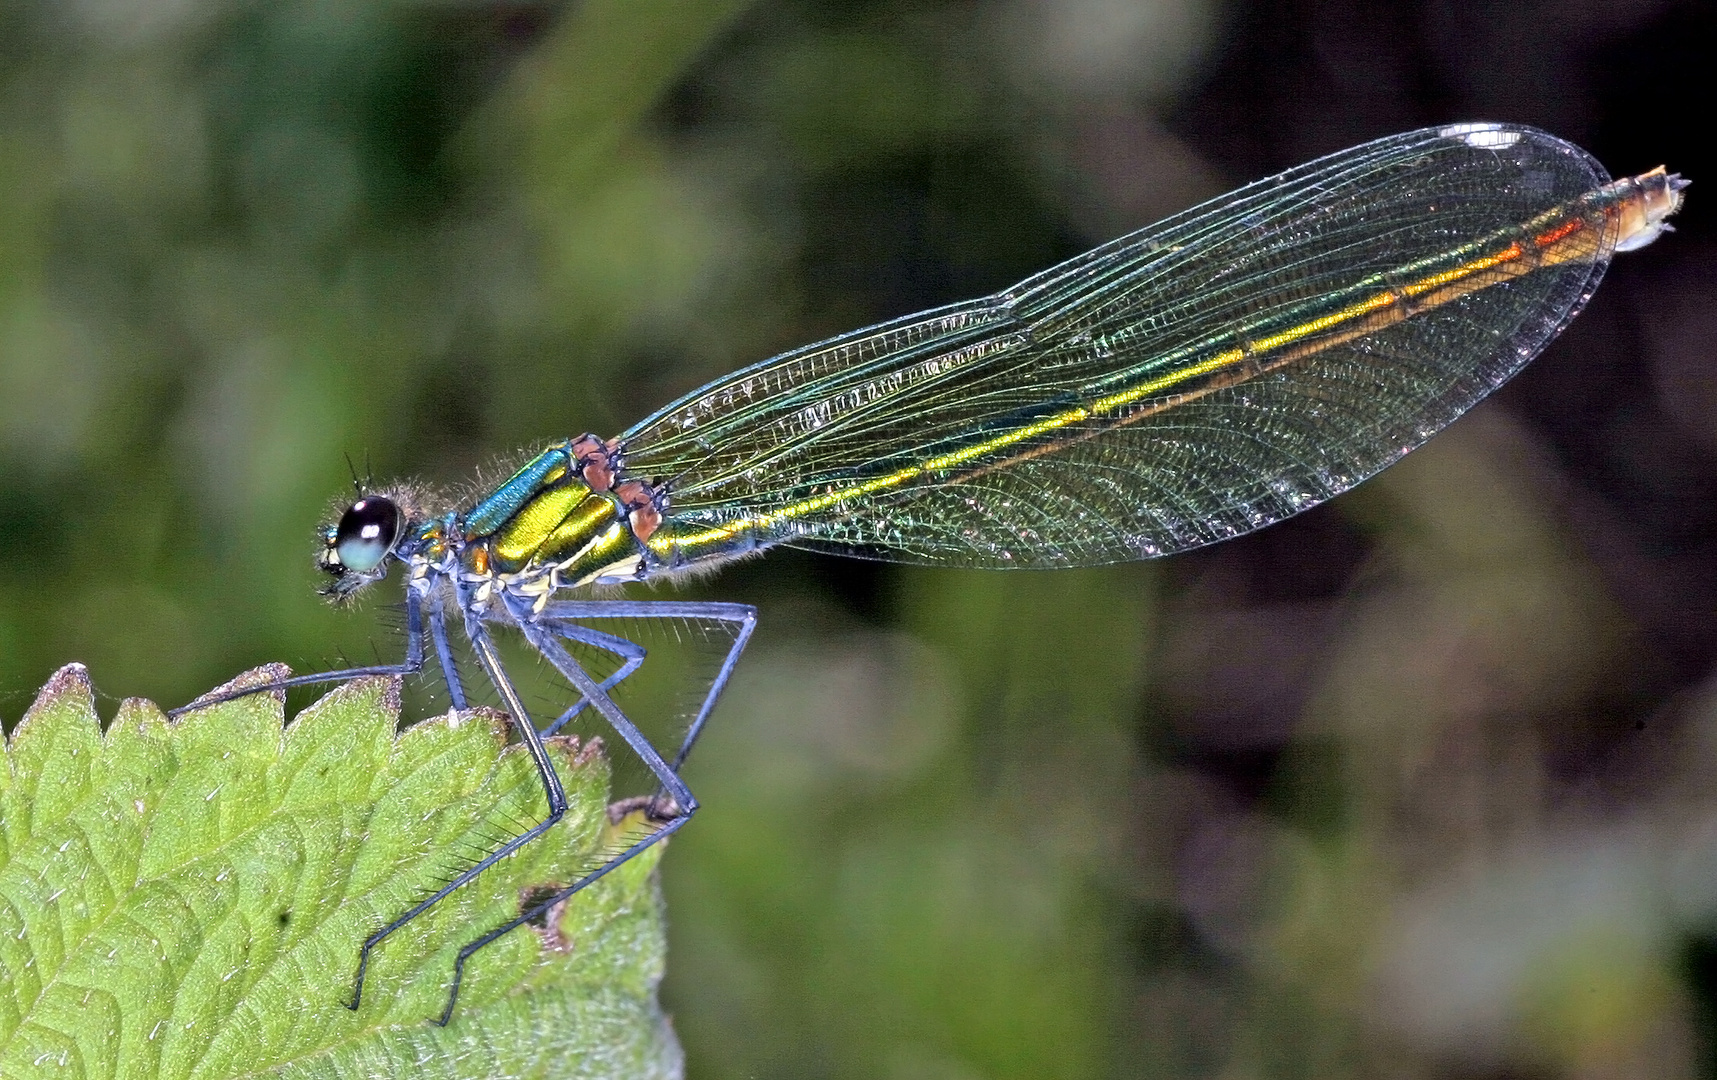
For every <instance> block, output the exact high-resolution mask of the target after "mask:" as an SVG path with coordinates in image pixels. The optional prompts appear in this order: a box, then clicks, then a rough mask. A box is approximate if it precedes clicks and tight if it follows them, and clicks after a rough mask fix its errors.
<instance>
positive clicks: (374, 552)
mask: <svg viewBox="0 0 1717 1080" xmlns="http://www.w3.org/2000/svg"><path fill="white" fill-rule="evenodd" d="M401 521H402V519H401V517H400V512H399V507H397V506H395V505H394V504H393V500H392V499H384V498H382V497H381V496H379V495H367V496H365V497H364V498H362V499H359V500H358V501H357V502H355V503H353V504H352V505H351V508H350V509H348V510H347V511H346V512H345V513H344V514H341V515H340V524H339V525H337V526H335V528H334V535H333V538H332V539H333V543H332V545H331V546H332V547H333V549H334V554H335V555H337V556H338V557H339V563H340V565H341V566H343V567H345V568H346V569H347V570H350V571H352V572H353V573H357V574H367V573H369V572H370V571H371V570H374V569H375V568H376V567H378V566H380V565H381V562H382V560H383V559H385V558H387V554H388V552H390V551H392V550H393V547H394V545H395V544H397V543H399V537H400V531H401Z"/></svg>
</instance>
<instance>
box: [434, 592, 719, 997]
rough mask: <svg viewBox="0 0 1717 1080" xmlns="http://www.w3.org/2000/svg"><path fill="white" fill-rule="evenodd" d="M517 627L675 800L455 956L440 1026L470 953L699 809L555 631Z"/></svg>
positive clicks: (634, 853)
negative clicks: (663, 813)
mask: <svg viewBox="0 0 1717 1080" xmlns="http://www.w3.org/2000/svg"><path fill="white" fill-rule="evenodd" d="M520 629H521V630H523V631H524V634H525V638H526V640H528V641H529V642H530V643H531V645H532V646H533V647H535V648H536V650H537V651H538V652H540V653H541V654H542V655H543V657H544V658H545V659H546V660H548V662H549V663H551V664H553V665H554V667H555V669H556V670H557V671H559V672H560V673H561V675H562V676H564V677H565V678H566V679H567V681H569V682H571V683H572V686H573V689H575V690H577V691H578V692H579V693H580V694H583V695H584V698H585V700H586V701H589V702H590V703H591V705H592V706H593V707H594V708H595V709H596V711H597V712H599V713H601V714H602V716H603V718H604V719H606V720H607V721H608V723H609V725H610V726H611V727H613V729H614V731H615V733H616V734H617V735H619V736H620V737H621V738H622V739H624V740H626V744H627V745H628V746H630V747H631V748H632V749H633V751H634V752H635V753H637V755H638V756H639V757H640V758H641V759H643V761H644V764H645V765H647V766H649V769H650V771H651V772H652V773H654V774H655V775H656V779H657V780H658V781H659V782H660V783H661V785H662V788H663V790H664V791H665V792H666V793H667V795H668V797H669V798H670V799H672V800H673V804H674V816H673V817H672V818H671V819H670V820H668V821H667V822H666V823H665V824H663V825H662V826H661V827H660V828H658V829H655V830H654V831H652V832H651V833H650V835H648V836H646V837H644V838H643V839H641V840H639V841H638V842H637V843H635V844H633V845H632V846H631V847H629V848H627V849H626V850H625V851H623V852H621V853H620V854H619V855H617V856H615V857H614V858H613V859H610V860H609V861H608V862H606V863H604V864H603V865H601V866H599V867H597V868H596V869H595V870H593V871H592V872H590V873H588V874H586V875H585V876H584V877H582V878H580V879H578V880H577V881H576V882H574V883H572V884H571V885H568V886H567V887H566V888H564V889H561V890H559V891H558V892H556V893H554V894H553V895H552V896H549V897H548V898H546V899H544V900H542V901H541V902H540V903H538V904H537V905H536V906H535V907H533V908H531V910H530V911H528V912H526V913H525V914H523V915H521V916H519V917H518V918H516V919H512V920H510V921H508V922H506V923H503V924H502V925H500V926H498V927H496V928H495V929H493V930H491V931H489V932H488V933H486V934H484V935H483V936H482V937H480V938H478V939H477V940H475V941H473V942H471V943H470V944H468V945H466V946H465V947H464V948H462V949H460V950H459V956H458V957H457V958H456V959H455V960H454V962H453V985H452V987H451V988H450V989H449V990H448V994H447V1007H446V1008H445V1009H443V1010H442V1013H441V1016H440V1017H439V1018H438V1019H437V1020H436V1021H435V1022H436V1023H438V1024H442V1025H445V1024H446V1023H447V1021H448V1020H449V1019H450V1018H451V1017H452V1016H453V1007H454V1005H455V1004H457V1002H458V1001H459V985H460V983H461V982H462V981H463V980H464V977H465V962H466V961H467V960H469V959H470V958H471V956H472V954H473V953H475V952H477V950H479V949H481V948H483V946H485V945H488V944H489V943H490V942H492V941H494V940H495V939H497V938H499V937H502V936H503V935H505V934H508V933H511V932H512V931H514V930H516V929H518V928H519V927H521V926H523V925H525V923H527V922H529V921H530V920H531V919H533V918H537V917H539V916H540V915H541V914H542V913H543V912H546V911H547V910H548V909H549V908H550V907H552V906H554V905H555V904H556V903H559V902H560V901H562V900H564V899H566V898H567V897H569V896H571V895H572V894H573V893H575V892H577V891H579V890H580V889H582V888H584V887H585V886H587V885H589V884H591V883H592V882H594V881H596V880H597V879H599V878H601V877H602V876H604V875H605V874H608V873H609V872H611V871H612V870H613V869H614V868H615V867H617V866H620V865H621V864H622V863H625V862H627V861H628V860H630V859H632V858H634V857H635V856H637V855H638V854H639V853H640V852H642V851H645V850H648V849H649V848H650V847H651V846H652V845H654V844H657V843H660V842H661V841H662V840H663V839H665V838H666V837H668V836H669V835H671V834H672V833H674V832H677V831H678V830H679V828H680V827H681V826H682V825H684V824H685V823H686V822H687V821H689V820H690V819H691V816H692V814H694V813H695V812H696V811H697V808H698V803H697V800H696V799H694V798H693V797H692V793H691V791H690V789H688V788H687V787H686V785H685V783H684V782H683V781H682V780H681V779H680V777H679V774H678V773H676V772H674V770H673V769H671V768H669V767H668V763H667V762H666V761H663V760H662V755H661V754H659V753H657V751H656V748H655V747H654V746H651V745H650V742H649V740H648V739H646V738H644V735H643V733H642V732H640V731H639V730H638V728H637V726H636V725H634V724H633V723H632V721H631V720H630V719H628V718H627V716H626V714H625V713H624V712H622V711H620V707H619V706H618V705H616V704H614V700H613V699H612V698H610V697H609V696H608V692H607V691H605V690H603V689H602V688H601V687H600V686H598V685H597V683H596V680H595V679H593V678H592V677H591V676H590V673H589V672H587V671H585V670H584V667H583V665H581V664H579V662H578V661H577V659H575V658H574V657H573V655H572V654H571V653H569V652H567V651H566V649H565V647H564V646H562V645H561V643H560V642H559V641H558V640H556V637H555V630H553V629H551V628H548V627H544V626H541V625H538V624H537V623H536V622H532V621H522V622H521V623H520Z"/></svg>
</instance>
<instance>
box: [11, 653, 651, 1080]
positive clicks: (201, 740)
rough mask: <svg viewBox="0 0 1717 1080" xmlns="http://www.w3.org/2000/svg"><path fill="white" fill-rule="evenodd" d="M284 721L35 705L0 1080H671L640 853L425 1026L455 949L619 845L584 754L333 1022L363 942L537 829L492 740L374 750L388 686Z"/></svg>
mask: <svg viewBox="0 0 1717 1080" xmlns="http://www.w3.org/2000/svg"><path fill="white" fill-rule="evenodd" d="M284 674H285V669H284V668H281V667H279V666H274V667H269V668H262V669H258V670H257V671H254V672H250V673H248V674H247V675H245V676H243V677H241V678H240V679H239V680H236V681H235V682H234V683H231V684H229V686H234V687H236V686H254V685H256V684H257V683H259V682H267V681H270V680H273V679H277V678H280V677H282V676H283V675H284ZM223 689H225V688H223ZM283 716H284V704H283V701H282V699H281V698H280V696H279V695H277V694H271V693H259V694H255V695H252V696H250V697H245V698H240V699H238V700H235V701H230V702H226V703H224V704H220V705H213V706H210V707H208V708H206V709H201V710H199V711H197V712H193V713H189V714H187V715H186V716H184V717H183V718H182V719H181V720H179V721H176V722H175V721H169V720H168V719H167V717H166V716H165V715H164V714H163V713H162V712H161V710H160V709H158V708H157V707H156V706H155V705H153V704H151V703H150V702H147V701H141V700H128V701H126V702H125V703H124V704H122V705H121V706H120V709H119V713H118V715H117V716H116V717H115V718H114V720H113V723H112V724H111V725H110V726H109V728H108V730H107V731H106V732H105V733H103V732H102V730H101V727H100V723H99V721H98V719H97V717H96V713H95V707H94V700H93V696H92V693H91V690H90V683H89V678H88V676H87V674H86V673H85V672H84V669H83V668H82V667H81V666H79V665H75V664H74V665H71V666H69V667H66V668H63V669H61V670H60V671H59V672H58V673H57V674H56V675H55V676H54V677H53V679H51V680H50V681H49V682H48V684H47V686H45V687H44V688H43V689H42V692H41V694H40V696H39V697H38V698H37V699H36V702H35V704H34V705H32V706H31V708H30V710H29V712H27V713H26V714H25V716H24V719H23V721H22V722H21V723H19V725H18V727H17V729H16V730H15V731H14V732H13V733H12V736H11V738H10V739H9V740H8V741H7V743H6V745H5V750H4V768H0V977H3V985H0V1076H3V1077H8V1078H10V1077H38V1076H40V1077H50V1076H51V1077H68V1078H72V1077H78V1078H81V1077H90V1078H100V1080H119V1078H129V1077H140V1078H141V1077H162V1078H177V1077H186V1078H196V1080H214V1078H219V1077H241V1076H242V1077H378V1076H388V1077H403V1076H409V1077H427V1078H442V1077H445V1078H454V1077H497V1076H506V1077H536V1076H541V1077H550V1076H552V1077H571V1076H578V1077H626V1078H628V1080H630V1078H636V1077H656V1076H662V1077H667V1076H678V1075H679V1074H680V1071H681V1063H680V1053H679V1047H678V1044H677V1043H676V1042H675V1040H674V1037H673V1033H672V1030H671V1028H670V1027H669V1025H668V1022H667V1020H666V1018H665V1017H664V1016H663V1014H662V1012H661V1009H660V1007H659V1006H658V1004H657V1001H656V986H657V983H658V982H659V981H660V979H661V976H662V970H663V960H664V942H663V928H662V916H661V903H660V899H659V896H658V894H657V890H656V885H655V879H654V877H653V875H652V873H651V870H652V869H653V867H654V865H655V861H656V855H657V853H658V852H659V851H660V850H661V845H658V846H657V847H655V848H653V849H651V850H650V851H649V852H646V853H645V854H644V855H643V856H641V857H639V858H637V859H635V860H633V861H632V862H631V863H629V864H627V865H626V866H623V867H621V868H620V869H618V870H617V871H615V872H614V873H612V874H610V875H608V876H607V877H606V878H604V879H603V880H602V881H600V882H598V883H597V884H596V885H594V886H592V887H591V888H589V889H587V890H585V891H584V892H582V893H580V894H579V895H578V896H576V897H575V898H574V899H573V900H572V902H571V903H569V904H567V905H565V909H564V911H563V912H562V913H561V914H560V916H559V919H558V921H557V922H556V923H555V925H553V926H552V927H546V926H545V927H542V928H533V929H531V930H520V931H518V932H515V933H513V934H510V935H508V936H506V937H504V938H502V939H501V940H499V941H498V942H496V943H495V944H494V945H492V946H490V947H489V948H487V949H484V950H483V951H481V952H479V953H478V954H477V955H476V957H475V958H474V960H473V961H472V963H471V964H470V965H469V967H468V968H467V977H466V981H465V984H464V988H463V990H462V991H461V995H460V999H459V1008H458V1011H457V1012H456V1013H455V1014H454V1017H453V1022H452V1023H451V1024H450V1025H449V1026H448V1027H446V1028H438V1027H435V1026H433V1025H432V1024H430V1023H429V1022H428V1018H429V1017H431V1016H435V1015H437V1014H438V1013H439V1012H440V1011H441V1008H442V1006H443V1004H444V1003H445V1001H446V993H447V985H448V981H449V978H450V976H451V973H452V965H453V956H454V954H455V953H456V952H457V951H458V949H459V947H460V946H461V945H463V944H465V943H466V942H468V941H469V940H471V939H472V938H473V937H475V936H477V935H478V934H480V933H482V932H483V931H485V930H487V929H489V928H491V927H493V926H496V925H498V924H499V923H501V922H504V921H506V920H507V919H509V918H511V917H514V916H515V915H517V913H518V912H519V910H520V902H521V897H522V896H524V895H526V894H527V893H528V892H530V891H531V890H536V889H540V888H542V887H543V886H546V885H558V884H562V883H564V882H566V881H567V880H569V877H570V875H571V874H573V873H576V872H577V871H578V870H579V869H580V868H583V867H587V866H588V865H590V863H591V861H592V859H593V858H594V857H595V856H596V854H597V853H598V852H601V851H604V850H609V849H611V848H612V847H613V845H614V841H615V838H616V836H617V830H621V829H626V828H636V827H637V825H638V823H637V822H631V821H622V822H621V823H619V824H615V823H613V822H611V821H610V820H609V817H608V813H607V805H606V804H607V796H608V780H609V776H608V764H607V761H606V759H605V758H604V757H603V756H602V754H601V753H600V752H599V751H598V750H597V748H596V747H593V746H586V747H584V748H582V749H581V748H580V747H579V746H578V744H577V742H576V741H575V740H571V739H554V740H550V743H551V748H552V752H553V753H554V755H555V758H556V763H557V767H558V768H559V771H560V774H561V778H562V780H563V782H564V783H565V786H566V793H567V798H568V800H569V802H570V808H569V810H568V812H567V815H566V817H565V818H564V819H563V820H562V821H561V823H560V824H559V825H557V826H556V827H555V828H554V829H553V830H551V831H550V832H549V833H548V834H547V835H545V836H544V837H543V838H542V839H540V840H538V841H537V842H536V843H533V844H530V845H527V846H526V847H525V848H524V849H523V850H522V851H520V852H519V853H518V854H516V855H515V856H513V857H512V858H509V859H505V860H503V861H502V862H501V863H500V864H498V865H497V866H495V867H494V868H492V869H491V870H489V871H488V872H486V873H484V874H483V875H482V876H481V877H479V878H478V879H477V880H476V881H475V882H473V883H472V884H471V885H470V886H467V887H466V888H464V889H461V890H459V891H458V892H456V893H454V894H453V895H452V896H450V897H448V898H447V899H446V900H445V901H443V902H442V903H441V904H439V905H437V906H436V907H434V908H433V909H431V911H430V912H429V913H428V914H427V915H425V916H424V917H422V918H420V919H418V920H416V921H415V922H413V923H411V924H409V925H408V926H407V927H405V928H404V929H402V930H401V931H400V932H398V933H397V934H395V935H394V936H393V937H391V938H389V939H388V940H387V941H386V942H385V943H384V944H383V945H382V946H381V948H380V949H379V950H378V951H377V952H376V954H375V957H374V959H373V961H372V963H371V967H370V974H369V978H368V981H367V982H366V984H365V990H364V1001H363V1007H362V1008H361V1009H360V1010H359V1011H357V1012H353V1011H351V1010H349V1009H347V1008H346V1007H345V1002H346V1001H347V1000H348V999H349V997H350V995H351V983H352V977H353V974H354V971H355V966H356V963H357V958H358V946H359V943H360V942H361V941H362V940H363V938H364V936H365V935H366V934H368V933H370V932H372V931H374V930H375V929H377V928H378V927H380V926H381V925H383V924H384V923H385V922H386V921H387V920H388V919H389V918H391V917H393V916H394V915H397V914H398V913H399V912H400V911H402V910H404V909H405V908H406V907H408V906H409V905H410V904H411V903H413V902H414V901H416V900H417V899H419V898H421V897H422V896H424V895H426V894H428V893H429V892H431V891H433V889H435V888H436V887H438V886H439V885H440V884H441V883H442V882H444V881H445V880H447V879H448V877H450V876H451V875H452V873H454V872H456V871H457V870H459V869H462V868H464V867H465V866H468V865H470V864H471V863H472V862H473V861H475V859H476V858H477V857H479V856H480V855H481V854H482V853H483V852H485V851H486V850H488V849H490V848H491V847H492V846H493V844H494V842H495V840H496V839H497V838H499V837H503V836H507V835H512V834H514V833H517V832H518V831H520V830H521V828H522V827H523V826H524V825H525V824H528V823H529V822H531V821H534V820H538V819H539V818H540V817H541V815H542V814H543V812H544V803H543V796H542V789H541V786H540V785H539V784H538V782H537V779H536V776H535V773H534V772H533V770H532V768H531V764H530V761H529V759H528V757H527V756H526V755H524V754H523V753H521V752H520V748H519V747H517V746H508V745H507V742H508V737H507V723H506V719H505V718H504V717H502V716H501V715H499V714H497V713H493V712H489V711H486V710H476V711H471V712H463V713H453V714H449V715H448V716H445V717H439V718H437V719H434V720H429V721H425V722H423V723H420V724H417V725H416V726H414V727H411V728H409V729H407V730H406V731H404V732H402V733H398V734H396V730H397V725H398V721H399V686H398V683H397V681H395V680H388V679H361V680H357V681H355V682H352V683H348V684H346V685H345V686H342V687H340V688H339V689H337V690H335V691H334V692H333V693H331V694H329V695H328V696H327V697H325V698H323V699H322V700H321V701H320V702H318V703H317V704H315V705H314V706H312V707H311V708H309V709H307V710H305V711H304V712H303V713H302V714H301V715H299V716H298V718H297V719H296V720H295V721H294V722H293V723H292V724H291V726H289V727H287V726H283Z"/></svg>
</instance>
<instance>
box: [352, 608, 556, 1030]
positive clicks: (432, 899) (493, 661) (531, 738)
mask: <svg viewBox="0 0 1717 1080" xmlns="http://www.w3.org/2000/svg"><path fill="white" fill-rule="evenodd" d="M460 599H461V602H462V606H464V605H463V602H464V600H465V599H466V598H465V597H463V596H461V598H460ZM465 635H466V637H468V638H470V640H471V647H472V650H473V651H474V652H475V653H476V655H477V662H478V664H479V665H480V666H481V667H482V668H483V673H484V674H485V675H487V676H488V677H489V681H490V682H491V683H493V684H494V686H495V692H496V693H497V694H499V695H500V696H501V702H502V704H504V705H505V706H506V709H507V713H508V715H509V716H511V717H512V719H513V726H514V727H515V728H516V729H517V730H518V732H519V736H520V738H521V739H522V740H523V741H524V744H525V749H526V750H527V751H528V752H529V753H530V755H531V761H532V762H533V763H534V764H535V765H536V768H537V775H538V777H539V778H540V779H541V780H542V785H543V795H544V796H545V797H546V798H547V799H548V814H547V815H546V816H544V818H543V819H542V820H541V821H540V822H538V823H537V824H535V825H533V826H531V827H530V828H529V829H526V830H525V831H524V832H522V833H520V834H519V835H517V836H515V837H513V838H512V839H511V840H508V841H507V842H506V843H505V844H502V845H501V846H500V847H499V848H496V849H495V850H494V851H492V852H490V853H489V854H488V855H486V856H484V857H483V859H482V860H480V861H479V862H478V863H477V864H476V865H474V866H472V867H471V868H470V869H468V870H465V871H463V872H462V873H460V874H459V875H458V876H456V877H455V878H454V879H453V880H452V881H449V882H448V883H447V884H445V885H443V886H442V887H441V888H440V889H438V890H436V891H435V893H433V894H432V895H430V896H429V897H427V898H425V899H423V900H421V901H419V902H418V903H416V904H414V905H412V906H411V907H410V908H409V909H407V910H406V911H405V912H404V913H402V914H401V915H399V916H398V917H397V918H395V919H394V920H393V921H392V922H390V923H388V924H387V925H386V926H384V927H382V928H381V929H380V930H377V931H376V932H375V933H373V934H371V935H370V936H369V937H367V938H365V939H364V944H363V948H362V949H361V950H359V953H358V973H357V977H356V978H355V979H354V980H353V982H352V1000H351V1002H350V1004H349V1005H348V1006H347V1007H348V1008H351V1009H356V1008H357V1007H358V1005H359V1003H360V1002H361V1001H362V999H363V993H364V975H365V973H366V972H367V971H368V970H369V964H370V952H371V950H373V949H374V948H375V947H376V946H377V945H380V944H381V943H382V942H383V941H385V940H386V939H387V938H388V936H389V935H391V934H392V933H393V932H394V931H396V930H398V929H399V928H400V927H402V926H404V925H406V924H407V923H409V922H411V921H412V920H413V919H415V918H417V917H418V916H419V915H422V914H423V913H424V912H425V911H428V910H429V909H430V908H432V907H434V906H435V905H436V904H438V903H440V902H441V901H442V900H443V899H444V898H446V896H447V895H448V894H449V893H451V892H453V890H455V889H458V888H460V887H461V886H463V885H465V884H466V883H468V882H469V881H471V880H472V879H473V878H475V877H476V876H477V875H478V874H481V873H482V872H483V871H485V870H487V869H488V868H489V867H491V866H493V865H495V863H497V862H499V861H500V860H501V859H504V858H506V857H507V856H508V855H511V854H512V853H513V852H515V851H517V850H518V849H519V848H521V847H523V846H525V845H526V844H528V843H530V842H531V841H532V840H535V839H536V838H537V837H539V836H541V835H542V834H543V833H545V832H547V831H548V830H549V829H550V828H551V827H552V826H553V825H554V823H555V822H557V821H559V820H560V819H561V817H562V816H563V815H564V814H565V813H566V791H565V789H563V788H562V787H561V783H560V774H559V773H557V772H555V770H554V764H553V762H551V761H550V760H549V756H548V750H547V748H545V747H544V746H543V741H542V736H541V735H539V734H538V733H537V729H536V725H534V724H533V723H532V722H531V716H530V713H529V712H527V711H526V710H525V706H524V702H522V701H521V700H520V699H519V693H518V691H517V690H516V689H514V687H513V683H512V680H510V679H509V678H507V672H506V670H505V669H504V668H503V667H502V666H501V658H500V656H499V655H498V654H497V653H496V651H495V643H494V641H493V640H492V639H491V638H490V637H489V633H488V631H487V630H485V629H484V628H483V625H482V622H481V621H480V619H479V618H478V617H477V616H476V615H474V614H472V612H471V609H470V608H469V607H468V606H466V607H465ZM587 678H588V676H587Z"/></svg>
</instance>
